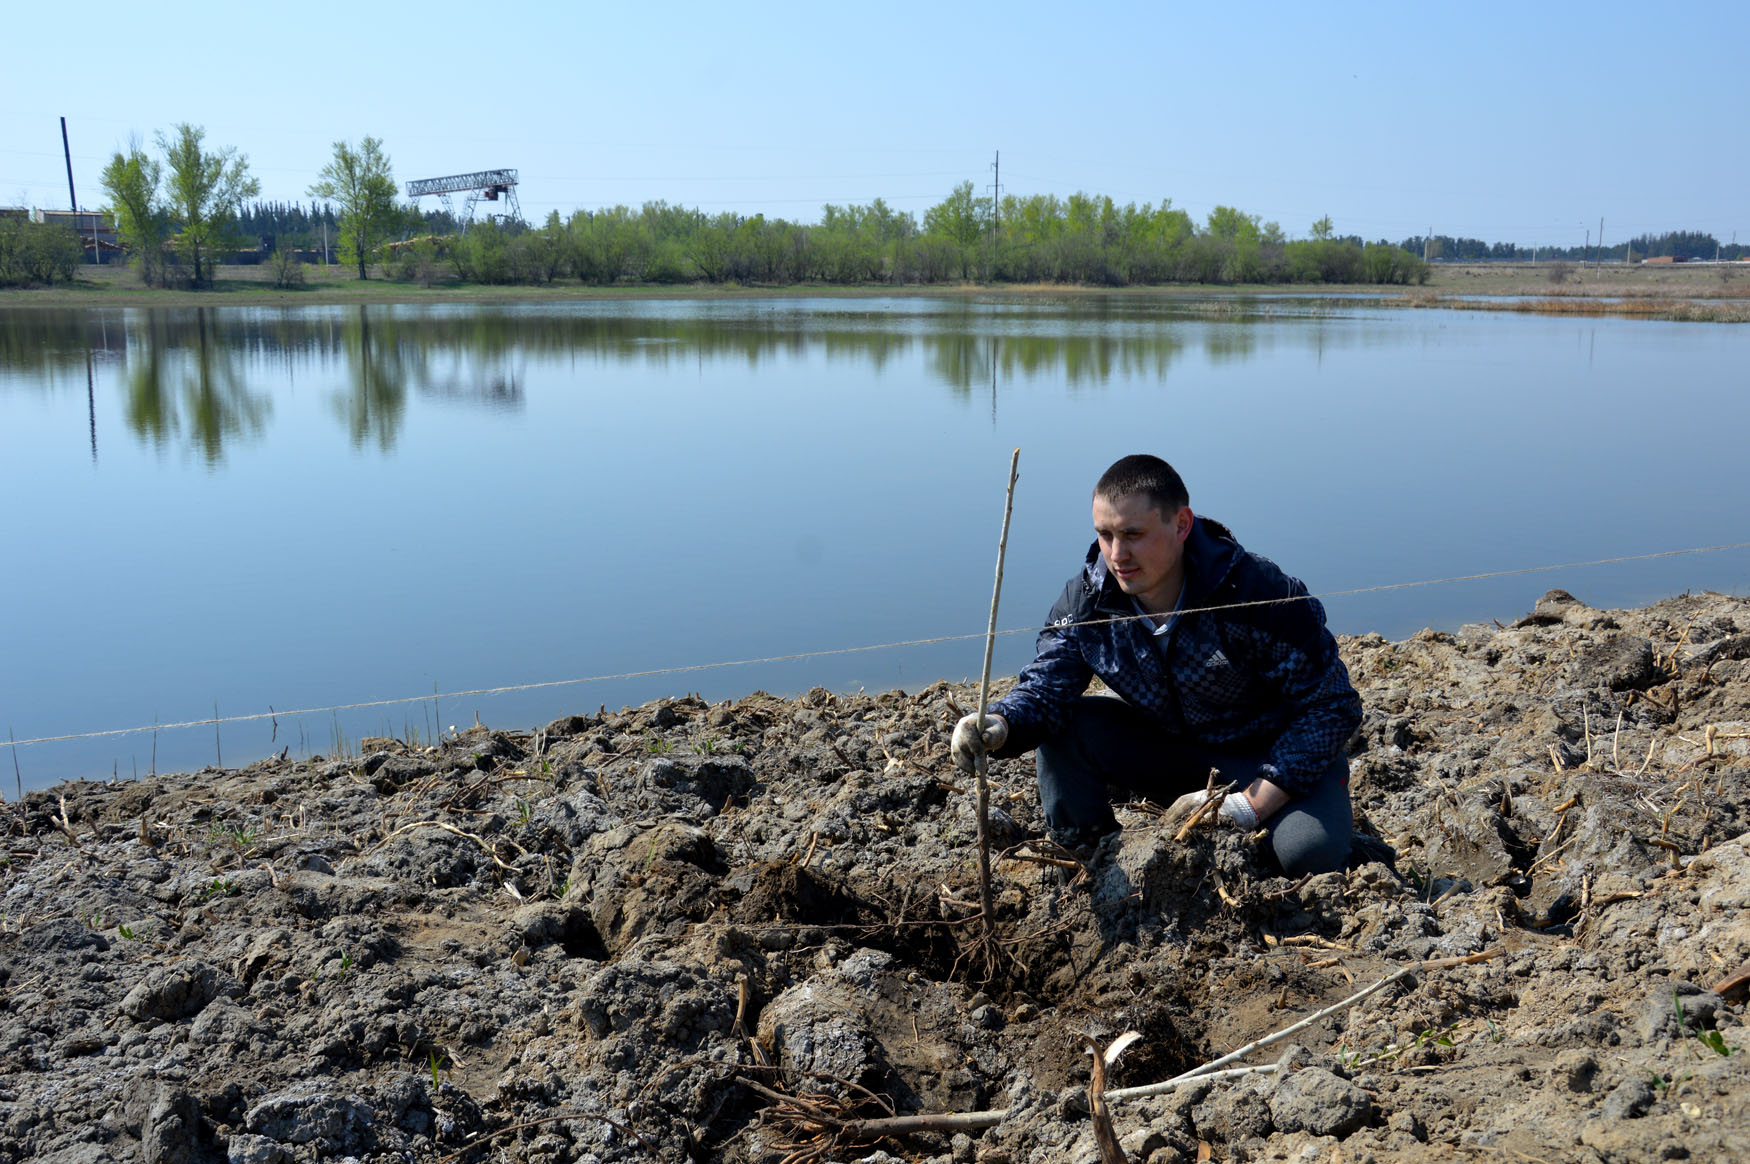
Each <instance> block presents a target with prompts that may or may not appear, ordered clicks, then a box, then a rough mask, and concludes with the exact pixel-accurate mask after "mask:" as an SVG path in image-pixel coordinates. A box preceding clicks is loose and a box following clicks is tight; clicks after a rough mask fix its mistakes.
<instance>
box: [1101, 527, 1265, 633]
mask: <svg viewBox="0 0 1750 1164" xmlns="http://www.w3.org/2000/svg"><path fill="white" fill-rule="evenodd" d="M1240 553H1241V550H1240V544H1239V543H1238V542H1237V541H1235V540H1234V536H1233V531H1231V530H1229V529H1228V528H1227V526H1225V525H1223V524H1221V522H1219V521H1216V520H1215V519H1214V518H1209V517H1204V516H1203V515H1202V514H1194V515H1193V517H1192V521H1191V535H1190V536H1189V537H1187V538H1186V539H1185V602H1184V607H1185V609H1187V610H1189V609H1191V608H1192V607H1195V606H1202V605H1203V604H1204V603H1205V602H1207V601H1208V600H1209V596H1210V595H1211V594H1213V593H1214V592H1215V588H1216V587H1218V586H1220V585H1221V584H1222V583H1223V582H1224V581H1226V580H1227V576H1228V574H1229V573H1230V572H1231V571H1232V570H1233V568H1234V563H1235V562H1237V561H1239V557H1240ZM1082 593H1083V594H1084V595H1085V596H1086V597H1087V598H1088V599H1089V600H1090V601H1092V602H1093V603H1094V604H1095V605H1096V606H1102V607H1110V608H1111V609H1113V610H1116V611H1119V612H1120V613H1123V614H1129V613H1130V612H1131V610H1132V606H1131V602H1130V597H1129V595H1127V594H1125V593H1124V591H1122V590H1120V589H1119V588H1118V581H1117V579H1115V578H1113V577H1112V573H1111V571H1110V570H1108V569H1107V568H1106V559H1105V558H1103V557H1101V556H1100V543H1099V542H1098V541H1096V542H1094V543H1093V544H1092V545H1090V546H1089V547H1088V556H1087V561H1086V563H1085V564H1084V565H1083V567H1082Z"/></svg>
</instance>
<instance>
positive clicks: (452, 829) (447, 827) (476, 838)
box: [371, 820, 528, 873]
mask: <svg viewBox="0 0 1750 1164" xmlns="http://www.w3.org/2000/svg"><path fill="white" fill-rule="evenodd" d="M414 829H443V830H444V831H445V832H446V833H455V834H456V835H457V836H458V837H467V838H468V839H469V840H470V841H473V842H474V843H475V844H476V845H479V846H480V848H481V849H482V850H484V851H485V853H486V855H487V856H488V857H491V858H492V863H493V864H494V865H497V866H498V867H499V868H500V869H503V870H505V871H506V872H510V873H515V872H516V866H515V865H507V864H505V863H504V862H503V861H501V860H499V857H498V854H497V853H495V852H494V851H493V849H492V846H491V844H489V843H488V842H487V840H486V838H485V837H483V836H481V835H480V834H479V833H470V832H467V831H465V830H463V829H459V828H457V827H456V826H455V825H453V824H445V823H444V822H443V821H441V820H416V821H414V822H413V823H412V824H405V825H402V826H401V827H400V828H398V829H396V830H395V831H394V832H392V833H390V834H389V835H388V836H386V837H384V838H383V839H382V840H380V841H378V842H377V843H376V844H374V845H372V846H371V851H372V852H376V851H377V850H378V849H380V848H382V847H383V846H384V845H386V844H388V843H389V842H390V841H392V840H394V839H395V838H396V837H398V836H400V835H401V834H402V833H407V832H412V831H413V830H414ZM504 843H505V844H507V845H509V846H510V847H511V848H513V849H515V850H516V851H517V852H518V853H521V854H522V855H523V856H525V857H526V856H528V851H527V850H525V849H524V848H523V847H522V846H521V845H518V844H517V843H516V842H515V841H508V840H507V841H505V842H504Z"/></svg>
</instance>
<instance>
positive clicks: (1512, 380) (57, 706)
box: [0, 295, 1750, 787]
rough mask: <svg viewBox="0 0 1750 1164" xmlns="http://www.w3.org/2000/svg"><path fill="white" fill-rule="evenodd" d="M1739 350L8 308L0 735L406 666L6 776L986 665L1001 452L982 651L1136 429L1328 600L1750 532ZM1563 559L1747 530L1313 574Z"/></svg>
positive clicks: (1600, 571)
mask: <svg viewBox="0 0 1750 1164" xmlns="http://www.w3.org/2000/svg"><path fill="white" fill-rule="evenodd" d="M1747 384H1750V328H1742V327H1734V326H1728V325H1702V324H1677V323H1657V322H1645V321H1617V320H1594V319H1587V320H1579V321H1576V320H1573V319H1561V318H1544V317H1539V316H1533V315H1518V314H1494V313H1487V312H1477V311H1445V310H1425V311H1409V310H1403V309H1396V308H1390V307H1386V306H1383V305H1380V304H1378V303H1376V302H1373V301H1370V300H1367V299H1365V298H1357V299H1354V300H1348V301H1342V300H1337V301H1333V300H1316V301H1315V300H1303V299H1296V298H1293V297H1280V298H1277V297H1264V298H1256V299H1234V298H1220V299H1208V300H1188V299H1185V298H1183V297H1171V298H1168V297H1145V296H1136V295H1120V296H1111V297H1103V296H1087V297H1082V296H1078V297H1073V298H1067V299H1063V300H1025V301H1021V300H1014V299H1008V298H1002V299H996V300H993V301H990V302H980V301H973V300H962V299H944V300H934V299H920V298H892V299H789V300H777V299H757V300H746V301H734V302H722V301H688V300H673V301H635V302H584V303H567V304H562V305H557V304H540V305H526V306H504V307H490V306H487V307H482V306H453V307H452V306H420V307H371V308H360V307H350V308H348V307H307V308H299V307H294V308H285V309H281V308H225V307H218V308H200V309H193V308H191V309H174V310H145V309H98V310H84V311H79V310H37V309H28V308H7V309H0V497H4V499H5V505H4V510H3V512H4V515H5V516H4V524H3V533H0V546H3V547H4V548H3V549H0V561H3V562H4V567H3V569H0V618H3V619H4V627H5V630H4V633H3V635H0V731H8V730H9V731H11V732H12V733H14V735H15V736H16V737H17V738H18V739H21V740H23V739H35V738H38V737H44V736H58V735H67V734H74V733H85V732H94V731H102V730H110V729H125V728H134V727H139V726H142V725H150V724H153V723H175V722H181V721H189V720H198V719H204V718H209V717H212V716H213V715H214V713H215V708H216V710H217V714H218V715H219V716H233V715H247V714H255V713H261V712H266V711H268V710H269V708H270V707H271V708H273V709H276V710H277V711H279V712H282V713H284V712H289V711H291V710H292V709H300V708H322V707H329V706H332V705H337V704H355V703H361V702H367V701H376V700H398V699H399V700H411V701H410V702H403V703H394V704H388V705H384V706H379V707H374V708H365V709H353V710H349V711H337V712H322V713H318V714H309V715H303V716H294V715H290V714H282V715H280V716H279V717H278V719H277V722H276V721H273V720H261V721H254V722H247V723H227V724H224V725H222V727H221V728H220V729H219V730H218V732H217V738H216V739H215V731H214V728H213V727H212V726H205V727H201V728H184V729H176V730H165V731H160V732H157V733H152V732H144V733H134V734H128V735H116V736H105V737H99V738H95V739H83V740H74V741H62V742H55V743H32V744H29V745H26V746H23V747H20V748H18V749H17V751H16V756H17V759H18V762H19V765H20V776H21V778H22V780H23V782H24V784H25V785H26V786H27V787H34V786H41V785H44V784H47V783H49V782H51V781H53V780H55V779H59V778H63V777H89V778H108V777H109V776H110V775H111V774H112V773H119V774H120V775H122V776H127V775H130V774H132V773H133V772H135V771H139V772H145V771H147V770H148V768H149V767H150V766H151V765H152V764H153V763H155V764H156V766H157V767H158V769H160V770H165V769H189V768H194V767H199V766H201V765H204V764H208V763H212V762H214V760H215V759H216V758H220V757H222V759H223V762H224V763H225V764H227V765H232V766H235V765H240V764H244V763H248V762H250V761H252V760H255V759H259V758H261V757H262V756H264V755H266V754H268V753H269V752H272V751H278V750H279V749H280V748H281V747H285V746H290V747H291V748H292V750H293V752H294V754H297V753H300V752H311V751H313V752H323V753H327V752H329V751H331V750H332V749H333V747H334V744H335V743H336V740H337V737H339V736H344V737H345V739H346V740H348V741H356V740H357V739H358V737H360V736H361V735H378V734H389V735H403V734H406V733H408V732H410V731H411V732H416V733H418V734H420V735H422V736H427V737H429V733H430V732H431V731H432V730H434V729H448V728H449V727H450V726H451V725H455V726H458V727H460V726H466V725H471V724H472V723H473V722H474V719H475V716H476V715H478V717H479V719H480V720H481V721H482V722H485V723H487V724H489V725H492V726H495V727H507V728H510V727H528V726H532V725H535V724H539V723H543V722H545V721H546V720H548V719H550V718H553V717H555V716H558V715H561V714H565V713H569V712H574V711H587V710H594V709H595V708H596V707H598V706H599V705H602V704H606V705H608V706H610V707H617V706H620V705H623V704H627V703H636V702H640V701H643V700H646V699H650V698H655V697H658V696H662V695H673V694H681V693H685V692H689V691H698V692H700V693H702V694H704V695H705V696H706V697H707V698H710V699H724V698H732V697H736V696H740V695H744V694H746V693H748V692H750V691H753V690H756V689H761V688H763V689H766V690H770V691H774V692H779V693H790V692H796V691H800V690H803V689H806V688H809V687H812V686H816V685H819V686H825V687H828V688H833V689H839V690H847V689H848V690H854V689H856V688H859V687H866V688H868V689H871V690H879V689H886V688H890V687H896V686H897V687H906V688H910V689H916V688H918V687H921V686H923V685H925V684H926V683H928V682H930V681H932V680H935V679H938V678H951V679H961V678H966V677H974V678H975V677H976V675H977V673H978V669H979V663H980V659H981V656H982V649H983V646H982V641H981V640H982V632H983V629H984V624H985V619H986V616H987V611H988V605H989V602H990V589H991V577H992V568H993V565H994V561H995V554H996V543H997V534H998V529H999V526H1000V524H1001V517H1002V500H1003V487H1004V484H1005V482H1006V479H1007V471H1008V460H1009V453H1010V450H1012V449H1014V448H1020V449H1021V479H1020V484H1019V487H1018V489H1017V491H1016V499H1015V515H1014V524H1013V530H1012V533H1011V536H1010V545H1009V555H1008V569H1007V574H1006V577H1005V581H1004V591H1003V610H1002V616H1001V618H1000V620H999V625H1000V626H1001V627H1002V628H1004V629H1005V630H1012V631H1016V632H1018V633H1013V634H1007V635H1005V636H1004V637H1002V638H1000V639H999V640H998V649H997V656H996V668H997V671H998V673H1013V672H1014V671H1015V670H1016V669H1018V668H1019V667H1020V666H1021V665H1022V664H1023V663H1024V662H1026V660H1027V659H1028V658H1030V657H1031V652H1032V638H1033V636H1032V633H1031V630H1030V628H1031V627H1033V626H1035V625H1036V624H1037V623H1038V622H1039V621H1040V620H1042V619H1043V617H1044V614H1045V611H1046V609H1047V608H1048V606H1049V604H1050V603H1051V601H1052V599H1053V598H1054V597H1055V596H1056V595H1057V593H1058V591H1059V590H1060V589H1061V587H1062V585H1063V582H1064V581H1065V579H1066V578H1067V577H1068V576H1069V575H1070V573H1071V572H1072V571H1073V570H1074V568H1075V567H1076V566H1077V565H1078V564H1079V563H1080V561H1081V557H1082V554H1083V552H1084V551H1085V549H1086V547H1087V545H1088V542H1089V540H1090V538H1091V530H1090V526H1089V516H1088V494H1089V490H1090V488H1091V486H1092V483H1093V481H1094V479H1095V478H1096V477H1097V476H1098V475H1099V473H1100V472H1101V471H1102V470H1103V469H1104V468H1105V466H1106V465H1107V464H1108V463H1110V462H1111V461H1112V460H1114V459H1115V458H1117V457H1118V456H1120V455H1123V454H1125V453H1129V452H1137V451H1151V452H1156V453H1159V454H1161V455H1163V456H1165V457H1167V459H1169V460H1171V461H1172V462H1173V463H1174V464H1175V465H1176V466H1177V467H1178V468H1179V469H1180V471H1181V472H1182V474H1183V475H1184V477H1185V479H1186V481H1187V483H1188V485H1189V486H1190V490H1191V497H1192V504H1193V508H1195V509H1197V510H1199V511H1200V512H1206V513H1208V514H1210V515H1211V516H1213V517H1217V518H1220V519H1221V520H1222V521H1224V522H1225V523H1227V524H1228V525H1229V526H1230V527H1232V528H1233V529H1234V531H1235V532H1236V534H1237V535H1238V536H1239V538H1240V539H1241V541H1242V542H1244V543H1245V544H1246V545H1247V546H1248V547H1249V548H1251V549H1254V550H1257V551H1259V552H1262V553H1264V554H1267V555H1269V556H1271V557H1273V558H1275V559H1276V560H1277V561H1278V562H1280V563H1281V564H1282V565H1283V566H1284V567H1285V568H1286V569H1287V570H1289V572H1290V573H1293V574H1296V575H1298V576H1299V577H1301V578H1303V579H1305V580H1306V582H1307V584H1308V585H1309V586H1310V587H1311V588H1312V590H1313V591H1314V592H1315V593H1321V594H1330V593H1332V592H1336V591H1344V590H1354V589H1359V588H1368V587H1378V586H1384V585H1389V584H1395V583H1404V582H1411V581H1418V580H1425V579H1437V578H1447V577H1453V576H1458V575H1470V574H1478V573H1485V572H1492V571H1509V570H1517V569H1521V568H1525V567H1533V566H1542V565H1546V564H1553V563H1563V562H1577V561H1587V560H1592V559H1599V558H1607V557H1617V556H1625V555H1641V554H1651V553H1657V552H1661V551H1667V550H1676V549H1684V548H1690V547H1699V546H1714V545H1720V544H1723V543H1735V542H1743V541H1750V522H1746V520H1745V518H1744V515H1743V514H1744V501H1745V499H1746V498H1747V497H1750V468H1747V467H1746V466H1747V460H1746V458H1745V457H1744V456H1743V455H1742V452H1741V448H1742V445H1743V434H1744V433H1745V432H1746V431H1750V394H1747V393H1746V391H1745V388H1746V385H1747ZM1553 586H1561V587H1563V588H1565V589H1567V590H1570V591H1572V592H1573V593H1574V594H1576V595H1577V596H1579V597H1580V598H1582V599H1584V600H1585V601H1587V602H1590V603H1592V604H1594V605H1600V606H1621V605H1634V604H1640V603H1644V602H1647V601H1651V600H1654V599H1657V598H1661V597H1664V596H1666V595H1669V594H1673V593H1677V592H1680V591H1683V590H1685V589H1717V590H1725V591H1730V592H1733V593H1745V592H1747V591H1750V552H1747V551H1744V550H1733V551H1725V552H1718V553H1711V554H1699V555H1689V556H1682V557H1669V558H1662V559H1657V560H1653V561H1642V562H1633V563H1624V564H1616V565H1608V566H1593V567H1587V568H1583V569H1570V570H1563V571H1558V572H1550V573H1539V574H1529V575H1524V574H1522V575H1515V576H1512V577H1505V578H1499V579H1493V580H1487V581H1474V582H1460V583H1448V584H1443V585H1438V586H1429V587H1420V588H1412V589H1402V590H1389V591H1376V592H1373V593H1367V594H1356V595H1349V596H1337V597H1332V598H1330V599H1328V600H1327V602H1326V606H1327V609H1328V612H1329V616H1330V621H1331V623H1332V625H1333V627H1334V629H1336V630H1338V631H1345V632H1362V631H1379V632H1381V633H1383V634H1386V635H1388V636H1392V637H1398V636H1403V635H1406V634H1409V633H1412V632H1414V631H1415V630H1417V629H1419V628H1421V627H1424V626H1434V627H1441V628H1453V627H1456V626H1458V625H1460V624H1462V623H1465V622H1469V621H1477V620H1487V619H1490V618H1498V619H1500V620H1502V621H1503V622H1506V621H1509V620H1511V619H1513V618H1516V617H1518V616H1519V615H1520V614H1522V613H1523V612H1525V611H1526V610H1528V609H1529V608H1530V607H1531V605H1532V604H1533V603H1534V602H1535V601H1536V599H1537V596H1538V595H1539V594H1541V593H1542V592H1543V591H1544V590H1546V589H1548V588H1550V587H1553ZM950 636H965V637H960V638H956V639H954V641H949V642H943V643H935V644H929V645H914V646H905V647H888V648H883V649H878V650H869V651H858V652H853V653H841V654H813V653H816V652H831V651H837V650H839V649H842V648H852V647H865V646H872V645H878V644H885V643H893V642H898V641H903V640H917V639H929V638H942V637H950ZM804 653H809V654H811V657H808V658H803V659H797V660H792V661H787V662H767V663H759V664H745V665H737V666H727V667H715V668H711V669H706V670H686V671H677V672H672V673H666V674H660V675H648V676H644V677H637V678H606V679H603V678H596V677H600V676H623V675H626V674H627V673H631V672H645V671H654V670H659V669H669V668H684V667H692V666H695V665H699V664H715V663H722V662H727V661H735V660H746V659H756V658H766V657H770V656H777V655H789V654H804ZM578 679H587V680H591V681H589V682H582V683H572V682H569V681H571V680H578ZM530 683H547V684H553V685H552V686H545V687H540V688H537V689H534V690H528V691H521V692H515V693H501V694H479V695H465V696H462V695H454V694H450V693H454V692H458V691H464V690H476V689H481V688H496V687H504V686H512V685H521V684H530ZM434 692H436V698H435V699H434V698H433V695H434ZM10 759H11V756H9V755H8V754H7V752H6V750H5V749H3V748H0V771H4V768H6V767H10V766H11V764H10V763H8V762H7V761H8V760H10ZM11 784H12V782H11V781H8V782H7V786H8V787H10V785H11Z"/></svg>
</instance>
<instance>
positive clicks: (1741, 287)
mask: <svg viewBox="0 0 1750 1164" xmlns="http://www.w3.org/2000/svg"><path fill="white" fill-rule="evenodd" d="M305 279H306V281H305V284H304V286H303V287H300V288H297V289H294V290H282V289H280V288H276V287H274V286H273V283H272V277H271V273H270V272H269V271H268V269H267V268H266V267H220V268H219V277H218V279H217V281H216V282H215V284H214V285H213V286H212V287H210V288H208V289H206V290H201V291H188V290H175V289H161V288H149V287H144V286H141V284H140V281H139V278H138V276H137V275H135V273H134V272H133V271H132V270H131V269H129V268H126V267H121V266H112V267H88V268H82V270H81V273H80V276H79V277H78V278H77V279H76V280H75V281H74V282H73V283H72V284H69V285H57V286H53V287H44V288H33V289H19V288H11V289H6V290H0V305H3V306H39V307H99V306H101V307H181V306H292V305H316V304H323V305H330V304H353V303H457V302H463V303H528V302H564V301H568V300H600V299H721V298H771V297H783V296H797V295H807V296H814V297H820V296H843V297H847V298H859V297H875V296H883V297H887V296H895V295H901V296H905V295H915V296H931V297H940V296H956V295H979V296H993V295H994V296H1011V295H1012V296H1029V297H1032V296H1072V295H1084V294H1099V295H1110V294H1122V295H1148V296H1158V295H1173V296H1208V295H1234V296H1238V295H1248V294H1259V293H1264V292H1272V293H1282V292H1291V293H1299V294H1304V295H1307V296H1309V297H1316V296H1321V295H1346V294H1351V293H1356V292H1361V293H1369V292H1371V293H1383V294H1384V295H1385V296H1386V299H1385V302H1387V303H1397V304H1402V305H1405V306H1412V307H1435V306H1438V307H1458V308H1468V309H1474V310H1498V309H1507V310H1514V311H1533V312H1549V313H1561V314H1585V315H1626V316H1634V317H1639V318H1657V319H1690V320H1710V321H1720V322H1747V321H1750V263H1738V264H1719V265H1714V264H1696V265H1691V264H1684V265H1680V266H1679V265H1673V266H1658V267H1654V266H1647V265H1637V266H1633V267H1624V266H1621V265H1601V266H1581V265H1576V264H1550V263H1538V264H1533V263H1491V264H1479V265H1459V264H1452V265H1441V264H1436V265H1435V266H1434V268H1433V275H1432V277H1431V278H1430V279H1429V281H1428V284H1427V286H1425V287H1420V288H1416V289H1414V290H1411V291H1407V292H1406V291H1405V290H1404V289H1403V288H1401V287H1369V286H1365V285H1350V286H1343V287H1332V286H1325V285H1320V284H1305V283H1296V284H1282V285H1275V286H1208V285H1202V284H1167V285H1163V286H1149V287H1123V288H1110V287H1086V286H1074V285H1065V284H1054V283H1034V284H997V285H993V286H985V285H980V284H976V283H955V284H917V285H908V286H890V285H885V284H865V285H859V286H827V285H822V284H812V283H811V284H805V285H796V286H757V287H750V286H742V285H739V284H705V283H700V284H679V285H669V284H664V285H654V284H646V285H633V284H615V285H613V286H606V287H604V286H595V285H586V284H581V283H578V282H575V281H569V280H568V281H563V282H554V283H550V284H544V285H540V286H485V285H481V284H471V283H462V282H458V281H455V280H444V281H440V282H437V283H434V284H432V285H431V286H429V287H422V286H420V285H419V284H417V283H412V282H399V281H394V280H389V279H370V280H365V281H360V280H359V279H357V278H355V277H353V275H352V273H351V272H350V270H348V269H345V268H340V267H332V268H317V267H311V268H307V269H306V272H305ZM1471 297H1480V298H1471ZM1500 298H1512V299H1516V300H1518V302H1512V303H1500V302H1491V300H1496V299H1500ZM1599 300H1615V301H1620V302H1598V301H1599ZM1721 300H1725V301H1729V302H1719V301H1721ZM1588 301H1591V302H1588ZM1697 301H1710V302H1705V303H1701V302H1697Z"/></svg>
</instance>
